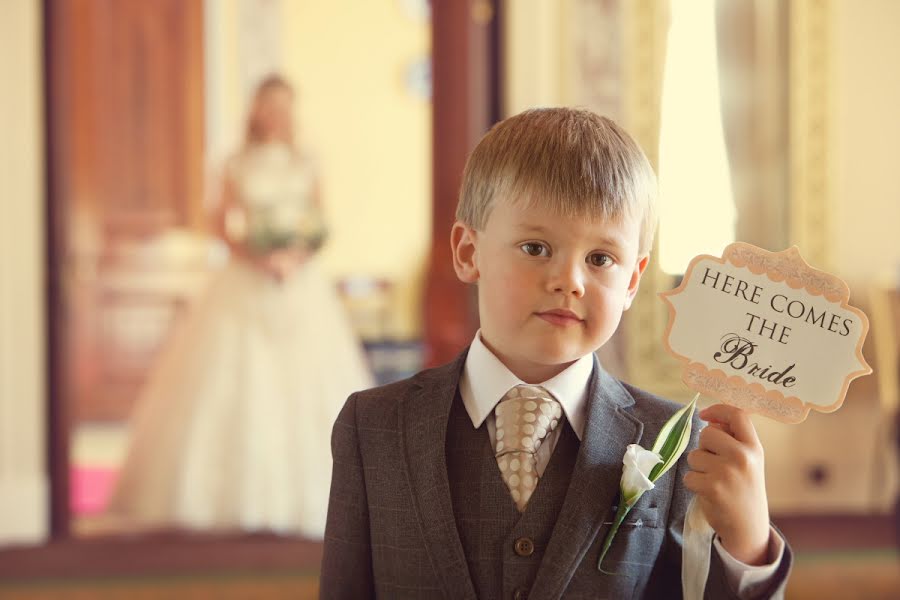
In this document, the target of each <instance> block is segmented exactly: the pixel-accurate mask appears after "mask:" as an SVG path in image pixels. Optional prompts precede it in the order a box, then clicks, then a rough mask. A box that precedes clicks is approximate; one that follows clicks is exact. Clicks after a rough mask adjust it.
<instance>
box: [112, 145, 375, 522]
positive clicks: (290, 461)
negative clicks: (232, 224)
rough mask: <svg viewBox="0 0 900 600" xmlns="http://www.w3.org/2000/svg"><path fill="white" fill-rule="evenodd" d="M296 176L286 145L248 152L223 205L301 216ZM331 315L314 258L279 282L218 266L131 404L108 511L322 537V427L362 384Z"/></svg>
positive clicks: (345, 331) (336, 311)
mask: <svg viewBox="0 0 900 600" xmlns="http://www.w3.org/2000/svg"><path fill="white" fill-rule="evenodd" d="M308 169H309V168H308V167H307V166H305V163H303V162H301V161H298V160H297V159H296V158H295V157H294V155H293V153H292V152H290V151H289V150H288V149H287V148H286V147H280V146H275V147H265V146H263V147H257V148H255V149H251V150H249V151H247V152H245V153H244V154H243V155H241V156H239V157H238V158H237V159H236V160H235V162H234V163H233V164H232V166H231V175H232V180H233V181H234V183H235V189H236V196H237V198H236V199H237V200H238V201H239V202H242V203H244V204H245V205H246V206H248V207H252V205H254V204H255V203H258V202H260V201H261V199H262V201H265V202H269V203H271V201H272V200H273V199H276V200H277V202H284V203H289V204H290V205H291V207H290V208H291V210H293V209H296V208H297V206H299V207H301V208H302V209H303V210H314V208H313V207H312V203H311V197H310V194H311V189H312V188H311V185H310V184H309V183H310V182H311V181H312V178H311V174H310V173H309V170H308ZM288 212H291V211H290V210H288ZM342 310H343V308H342V306H341V304H340V300H339V298H338V297H337V295H336V293H335V291H334V289H333V287H332V284H331V283H330V282H329V280H328V278H327V277H326V275H325V274H324V272H323V271H322V269H321V267H320V265H319V263H318V259H317V258H315V257H313V258H312V259H311V260H309V261H308V262H307V263H305V264H304V265H303V266H302V267H300V268H299V269H298V270H297V271H296V272H294V273H293V274H292V275H291V276H289V277H288V279H286V280H285V281H284V282H282V283H278V282H276V281H275V280H273V279H272V278H270V277H269V276H267V275H264V274H263V273H261V272H260V271H258V270H256V269H255V268H253V267H251V266H250V265H249V264H247V263H246V262H244V261H241V260H233V261H231V263H230V264H229V265H228V266H227V267H225V269H224V270H223V272H221V273H220V274H219V275H218V276H217V277H216V278H215V279H214V281H213V282H212V284H211V285H210V287H209V288H208V290H207V291H206V293H205V294H204V296H203V297H202V298H200V299H199V300H198V302H197V303H196V304H195V305H194V307H193V309H192V311H191V313H190V315H189V316H188V318H187V319H186V322H185V323H184V324H183V325H182V327H180V328H179V329H178V330H177V332H176V333H175V334H174V337H173V339H172V341H171V343H170V345H169V346H168V348H167V349H166V350H165V351H164V353H163V355H162V358H161V361H160V362H159V364H158V365H157V367H156V368H155V370H154V372H153V374H152V376H151V377H150V380H149V383H148V385H147V386H146V388H145V390H144V392H143V393H142V395H141V398H140V399H139V402H138V403H137V406H136V408H135V414H134V417H133V420H132V423H131V432H130V435H131V444H130V448H129V452H128V454H127V458H126V460H125V463H124V465H123V467H122V470H121V473H120V476H119V479H118V482H117V487H116V489H115V492H114V494H113V497H112V499H111V502H110V506H109V514H110V516H113V517H115V518H116V519H118V520H120V521H125V522H126V523H128V524H130V525H132V526H135V527H139V528H143V527H166V528H169V527H179V528H188V529H204V530H219V531H228V530H232V531H273V532H277V533H281V534H298V535H303V536H306V537H310V538H321V537H322V535H323V532H324V528H325V516H326V511H327V506H328V494H329V487H330V482H331V451H330V437H331V430H332V425H333V423H334V421H335V419H336V417H337V414H338V412H339V411H340V409H341V407H342V406H343V403H344V401H345V400H346V398H347V396H348V395H349V394H351V393H352V392H354V391H357V390H361V389H365V388H367V387H370V386H371V385H372V379H371V376H370V373H369V371H368V368H367V367H366V364H365V361H364V358H363V355H362V352H361V348H360V345H359V343H358V341H357V339H356V338H355V336H354V333H353V332H352V330H351V328H350V325H349V322H348V320H347V319H346V317H345V315H344V314H343V312H342Z"/></svg>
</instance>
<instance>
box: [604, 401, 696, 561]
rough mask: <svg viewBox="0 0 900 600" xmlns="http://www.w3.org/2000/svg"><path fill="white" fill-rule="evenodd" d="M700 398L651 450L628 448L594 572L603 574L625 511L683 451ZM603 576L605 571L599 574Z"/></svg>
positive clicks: (673, 420)
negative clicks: (610, 520)
mask: <svg viewBox="0 0 900 600" xmlns="http://www.w3.org/2000/svg"><path fill="white" fill-rule="evenodd" d="M699 397H700V394H697V395H696V396H694V399H693V400H691V401H690V402H689V403H688V404H686V405H685V406H684V408H682V409H681V410H679V411H678V412H676V413H675V414H674V415H672V418H670V419H669V420H668V421H666V424H665V425H663V428H662V429H661V430H660V432H659V435H658V436H657V438H656V441H655V442H654V443H653V448H651V449H650V450H647V449H645V448H642V447H641V446H640V445H638V444H629V446H628V449H627V450H626V451H625V456H624V457H623V458H622V464H623V465H624V466H623V469H622V479H621V481H620V482H619V506H618V508H617V509H616V516H615V518H614V519H613V523H612V527H610V529H609V533H607V534H606V539H605V540H604V541H603V549H602V551H601V552H600V559H599V560H598V561H597V569H599V570H600V571H603V568H602V567H601V565H602V564H603V559H604V558H605V557H606V553H607V552H608V551H609V548H610V546H612V542H613V538H615V537H616V532H618V531H619V526H620V525H622V522H623V521H624V520H625V516H626V515H628V511H630V510H631V507H632V506H634V504H635V502H637V501H638V499H639V498H640V497H641V496H642V495H643V494H644V492H648V491H650V490H652V489H653V488H654V487H655V482H656V480H658V479H659V478H660V477H662V476H663V475H664V474H665V473H666V471H668V470H669V469H671V468H672V467H673V466H674V465H675V463H676V462H678V459H679V458H681V455H682V454H683V453H684V450H685V448H687V445H688V441H689V440H690V439H691V421H692V420H693V418H694V409H695V408H696V407H697V399H698V398H699ZM603 572H604V573H607V571H603Z"/></svg>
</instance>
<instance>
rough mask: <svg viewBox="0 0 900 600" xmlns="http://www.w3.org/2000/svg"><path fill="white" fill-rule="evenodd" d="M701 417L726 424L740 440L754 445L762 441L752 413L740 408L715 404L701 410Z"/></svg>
mask: <svg viewBox="0 0 900 600" xmlns="http://www.w3.org/2000/svg"><path fill="white" fill-rule="evenodd" d="M700 418H701V419H703V420H705V421H716V422H718V423H722V424H724V425H726V426H727V427H728V429H729V430H730V431H731V433H732V435H734V437H735V439H737V440H738V441H739V442H743V443H745V444H752V445H754V446H758V445H759V443H760V442H759V437H758V436H757V435H756V429H755V428H754V427H753V423H752V422H751V421H750V415H748V414H747V413H746V412H744V411H743V410H741V409H740V408H737V407H735V406H729V405H728V404H713V405H712V406H709V407H707V408H705V409H703V410H702V411H700Z"/></svg>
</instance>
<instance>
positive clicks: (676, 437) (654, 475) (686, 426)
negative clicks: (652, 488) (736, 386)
mask: <svg viewBox="0 0 900 600" xmlns="http://www.w3.org/2000/svg"><path fill="white" fill-rule="evenodd" d="M699 397H700V394H697V395H695V396H694V398H693V399H692V400H691V401H690V402H688V403H687V404H685V405H684V407H683V408H682V409H681V410H679V411H678V412H677V413H675V414H674V415H672V417H671V418H670V419H669V420H668V421H666V424H665V425H663V428H662V429H661V430H660V432H659V435H658V436H657V438H656V441H655V442H654V443H653V451H654V452H656V453H657V454H659V455H660V456H661V457H662V459H663V462H661V463H659V464H658V465H656V466H655V467H653V470H652V471H650V477H648V479H649V480H650V481H654V482H655V481H656V480H657V479H659V478H660V477H662V476H663V474H664V473H665V472H666V471H668V470H669V469H671V468H672V467H673V466H674V465H675V463H676V462H678V459H679V458H681V455H682V454H683V453H684V450H685V448H687V445H688V442H689V441H690V439H691V422H692V420H693V418H694V409H695V408H696V407H697V399H698V398H699Z"/></svg>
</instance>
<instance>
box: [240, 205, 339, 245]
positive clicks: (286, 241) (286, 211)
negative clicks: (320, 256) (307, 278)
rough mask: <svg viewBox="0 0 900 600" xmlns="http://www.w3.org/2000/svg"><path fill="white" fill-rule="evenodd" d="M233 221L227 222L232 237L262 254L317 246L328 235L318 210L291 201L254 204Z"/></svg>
mask: <svg viewBox="0 0 900 600" xmlns="http://www.w3.org/2000/svg"><path fill="white" fill-rule="evenodd" d="M229 216H230V215H229ZM232 221H233V222H232V223H231V224H230V226H229V225H226V226H227V227H228V229H229V235H230V237H232V238H233V239H235V240H237V241H240V242H242V243H244V244H245V245H246V246H247V248H249V249H250V250H251V251H252V252H255V253H258V254H265V253H267V252H272V251H274V250H280V249H284V248H290V247H293V246H304V247H306V248H308V249H310V250H317V249H318V248H320V247H321V246H322V244H323V243H324V241H325V237H326V230H325V224H324V222H323V221H322V218H321V215H319V212H318V211H314V210H309V209H299V208H297V207H294V206H290V205H262V206H254V207H253V208H252V209H251V210H248V211H247V212H246V213H243V214H241V215H239V216H237V217H236V218H232Z"/></svg>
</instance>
